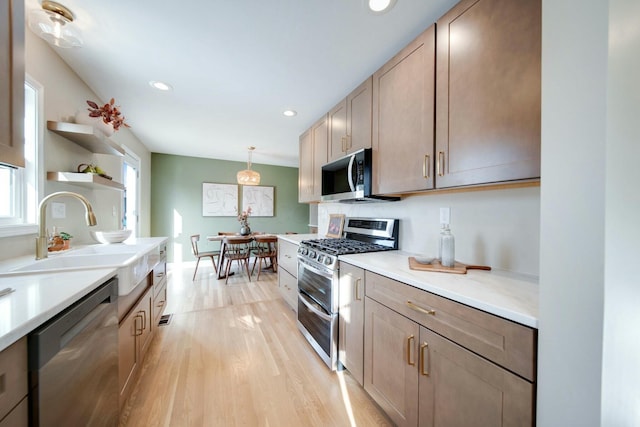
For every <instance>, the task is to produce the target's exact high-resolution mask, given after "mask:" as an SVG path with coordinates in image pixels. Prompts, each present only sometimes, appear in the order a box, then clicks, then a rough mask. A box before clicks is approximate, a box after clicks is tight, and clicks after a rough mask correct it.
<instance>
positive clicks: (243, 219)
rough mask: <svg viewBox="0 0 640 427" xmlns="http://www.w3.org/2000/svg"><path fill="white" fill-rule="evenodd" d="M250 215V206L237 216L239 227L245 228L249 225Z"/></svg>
mask: <svg viewBox="0 0 640 427" xmlns="http://www.w3.org/2000/svg"><path fill="white" fill-rule="evenodd" d="M250 215H251V206H249V208H248V209H247V210H246V211H242V213H240V214H238V222H240V225H243V226H245V227H246V226H247V225H249V216H250Z"/></svg>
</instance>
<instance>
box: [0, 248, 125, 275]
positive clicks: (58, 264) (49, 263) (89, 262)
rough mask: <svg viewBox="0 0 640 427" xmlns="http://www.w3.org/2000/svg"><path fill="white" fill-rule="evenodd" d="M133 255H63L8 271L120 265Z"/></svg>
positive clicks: (21, 271) (80, 268)
mask: <svg viewBox="0 0 640 427" xmlns="http://www.w3.org/2000/svg"><path fill="white" fill-rule="evenodd" d="M133 257H135V252H134V253H117V254H116V253H112V254H93V255H80V254H74V255H65V256H58V257H52V258H45V259H41V260H38V261H33V262H32V263H30V264H27V265H23V266H22V267H18V268H14V269H12V270H9V273H14V272H15V273H29V272H43V271H59V270H83V269H87V268H106V267H120V266H121V265H123V264H125V263H126V262H127V261H129V259H130V258H133Z"/></svg>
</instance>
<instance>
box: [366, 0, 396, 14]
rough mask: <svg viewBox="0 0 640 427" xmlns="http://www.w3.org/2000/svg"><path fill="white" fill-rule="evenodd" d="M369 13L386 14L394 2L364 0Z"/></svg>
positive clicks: (391, 0)
mask: <svg viewBox="0 0 640 427" xmlns="http://www.w3.org/2000/svg"><path fill="white" fill-rule="evenodd" d="M365 1H366V3H367V7H368V8H369V11H371V12H373V13H375V14H382V13H387V12H388V11H390V10H391V9H392V8H393V6H395V4H396V0H365Z"/></svg>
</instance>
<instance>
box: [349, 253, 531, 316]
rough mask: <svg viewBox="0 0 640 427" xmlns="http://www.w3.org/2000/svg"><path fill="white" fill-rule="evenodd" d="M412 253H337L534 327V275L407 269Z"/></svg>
mask: <svg viewBox="0 0 640 427" xmlns="http://www.w3.org/2000/svg"><path fill="white" fill-rule="evenodd" d="M414 255H416V254H412V253H408V252H403V251H388V252H372V253H365V254H354V255H340V257H339V259H340V260H341V261H344V262H347V263H349V264H352V265H355V266H356V267H360V268H364V269H365V270H369V271H372V272H374V273H378V274H380V275H383V276H386V277H389V278H391V279H394V280H398V281H400V282H403V283H406V284H408V285H411V286H414V287H416V288H419V289H422V290H425V291H428V292H432V293H434V294H437V295H440V296H442V297H445V298H449V299H451V300H454V301H457V302H460V303H462V304H466V305H468V306H470V307H474V308H477V309H479V310H482V311H486V312H488V313H491V314H495V315H496V316H500V317H503V318H505V319H509V320H512V321H514V322H517V323H520V324H522V325H526V326H529V327H532V328H538V282H537V279H536V278H533V277H528V276H524V275H517V274H514V273H508V272H504V271H496V270H494V271H481V270H469V271H468V272H467V274H453V273H436V272H430V271H417V270H411V269H410V268H409V257H410V256H414Z"/></svg>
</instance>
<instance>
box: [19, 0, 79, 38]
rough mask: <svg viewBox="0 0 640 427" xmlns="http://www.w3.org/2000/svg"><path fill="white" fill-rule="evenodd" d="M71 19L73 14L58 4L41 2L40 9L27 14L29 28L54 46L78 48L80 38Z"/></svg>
mask: <svg viewBox="0 0 640 427" xmlns="http://www.w3.org/2000/svg"><path fill="white" fill-rule="evenodd" d="M73 18H74V16H73V13H72V12H71V11H70V10H69V9H67V8H66V7H65V6H63V5H61V4H60V3H56V2H54V1H49V0H43V1H42V9H35V10H32V11H31V12H30V13H29V28H31V31H33V32H34V33H36V34H37V35H38V37H40V38H42V39H44V40H46V41H47V42H48V43H49V44H52V45H54V46H57V47H61V48H70V47H80V46H82V38H81V36H80V31H79V30H78V29H77V27H76V25H75V24H74V23H73Z"/></svg>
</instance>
